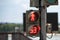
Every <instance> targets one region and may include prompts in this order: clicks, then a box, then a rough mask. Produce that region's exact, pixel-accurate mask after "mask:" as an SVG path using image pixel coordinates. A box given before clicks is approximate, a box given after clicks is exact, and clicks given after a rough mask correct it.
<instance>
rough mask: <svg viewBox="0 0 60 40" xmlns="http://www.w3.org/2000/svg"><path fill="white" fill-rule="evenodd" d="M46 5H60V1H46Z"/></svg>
mask: <svg viewBox="0 0 60 40" xmlns="http://www.w3.org/2000/svg"><path fill="white" fill-rule="evenodd" d="M45 2H46V5H47V6H48V5H58V0H45Z"/></svg>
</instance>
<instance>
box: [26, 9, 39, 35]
mask: <svg viewBox="0 0 60 40" xmlns="http://www.w3.org/2000/svg"><path fill="white" fill-rule="evenodd" d="M38 29H40V13H39V11H37V10H28V11H26V33H27V36H39V32H38V31H39V30H38Z"/></svg>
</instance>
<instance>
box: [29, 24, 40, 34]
mask: <svg viewBox="0 0 60 40" xmlns="http://www.w3.org/2000/svg"><path fill="white" fill-rule="evenodd" d="M39 31H40V26H37V25H34V26H32V28H31V29H30V32H29V33H30V34H32V35H36V34H38V32H39Z"/></svg>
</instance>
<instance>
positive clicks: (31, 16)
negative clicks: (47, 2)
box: [30, 11, 38, 22]
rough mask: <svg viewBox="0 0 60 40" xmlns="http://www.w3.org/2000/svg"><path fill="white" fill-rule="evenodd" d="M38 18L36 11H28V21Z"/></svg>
mask: <svg viewBox="0 0 60 40" xmlns="http://www.w3.org/2000/svg"><path fill="white" fill-rule="evenodd" d="M37 20H38V13H37V12H34V11H33V12H31V13H30V21H31V22H35V21H37Z"/></svg>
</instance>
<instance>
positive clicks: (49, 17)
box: [47, 13, 58, 31]
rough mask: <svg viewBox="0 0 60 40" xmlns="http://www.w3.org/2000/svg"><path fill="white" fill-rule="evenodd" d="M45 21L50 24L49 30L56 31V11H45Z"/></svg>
mask: <svg viewBox="0 0 60 40" xmlns="http://www.w3.org/2000/svg"><path fill="white" fill-rule="evenodd" d="M47 23H50V24H51V25H50V26H51V31H58V13H47Z"/></svg>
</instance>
